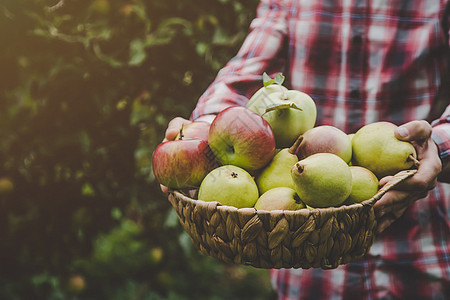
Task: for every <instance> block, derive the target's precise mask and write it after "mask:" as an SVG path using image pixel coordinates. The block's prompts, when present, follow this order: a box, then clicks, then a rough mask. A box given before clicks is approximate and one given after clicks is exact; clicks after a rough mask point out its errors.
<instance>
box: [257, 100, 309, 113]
mask: <svg viewBox="0 0 450 300" xmlns="http://www.w3.org/2000/svg"><path fill="white" fill-rule="evenodd" d="M286 108H293V109H297V110H303V109H301V108H300V107H298V106H297V104H296V103H294V102H290V101H289V102H286V103H276V104H272V105H269V106H267V108H266V111H265V112H264V114H266V113H268V112H270V111H273V110H278V109H286ZM264 114H263V115H264Z"/></svg>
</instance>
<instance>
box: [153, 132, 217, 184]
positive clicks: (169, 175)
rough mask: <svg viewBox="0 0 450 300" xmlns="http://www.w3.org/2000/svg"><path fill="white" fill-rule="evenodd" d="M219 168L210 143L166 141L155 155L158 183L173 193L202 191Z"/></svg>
mask: <svg viewBox="0 0 450 300" xmlns="http://www.w3.org/2000/svg"><path fill="white" fill-rule="evenodd" d="M218 165H219V164H218V161H217V158H216V157H215V156H214V154H213V153H212V151H211V149H210V148H209V146H208V142H207V141H203V140H200V139H185V140H174V141H166V142H163V143H161V144H159V145H158V147H156V149H155V152H154V153H153V173H154V174H155V177H156V180H158V182H159V183H160V184H162V185H164V186H166V187H169V188H173V189H184V188H194V187H199V186H200V183H201V182H202V180H203V178H204V177H205V176H206V175H207V174H208V173H209V172H210V171H211V170H213V169H214V168H215V167H217V166H218Z"/></svg>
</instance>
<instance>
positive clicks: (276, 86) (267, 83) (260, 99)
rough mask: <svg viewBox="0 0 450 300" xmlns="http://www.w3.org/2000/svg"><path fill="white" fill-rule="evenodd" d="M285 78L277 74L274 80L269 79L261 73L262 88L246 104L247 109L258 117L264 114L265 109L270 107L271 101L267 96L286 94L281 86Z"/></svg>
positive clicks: (285, 89)
mask: <svg viewBox="0 0 450 300" xmlns="http://www.w3.org/2000/svg"><path fill="white" fill-rule="evenodd" d="M284 79H285V77H284V76H283V74H281V73H278V74H276V75H275V78H273V79H272V78H270V76H269V75H268V74H267V73H266V72H264V73H263V87H261V88H260V89H259V90H257V91H256V92H255V93H254V94H253V95H252V97H251V98H250V99H249V101H248V103H247V108H249V109H251V110H252V111H254V112H256V113H257V114H259V115H262V114H264V112H265V111H266V108H267V107H269V106H271V105H272V104H273V103H272V100H271V99H270V98H269V95H270V94H272V93H277V92H283V93H284V92H287V90H288V89H287V88H285V87H284V86H283V82H284Z"/></svg>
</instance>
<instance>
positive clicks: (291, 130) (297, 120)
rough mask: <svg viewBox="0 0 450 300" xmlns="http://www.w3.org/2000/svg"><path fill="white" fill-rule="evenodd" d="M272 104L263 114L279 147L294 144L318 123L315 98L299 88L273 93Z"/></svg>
mask: <svg viewBox="0 0 450 300" xmlns="http://www.w3.org/2000/svg"><path fill="white" fill-rule="evenodd" d="M268 97H269V98H270V99H271V101H272V102H271V103H272V105H271V106H269V107H267V108H266V110H265V112H264V113H263V114H262V116H263V118H264V119H266V121H267V122H268V123H269V124H270V127H271V128H272V130H273V134H274V135H275V143H276V145H277V147H280V148H285V147H289V145H292V143H293V142H294V141H295V139H296V138H297V137H298V136H299V135H301V134H303V133H305V132H306V131H307V130H309V129H312V128H313V127H314V125H315V123H316V117H317V109H316V104H315V102H314V100H313V99H312V98H311V97H310V96H309V95H308V94H306V93H303V92H300V91H297V90H288V91H287V92H277V93H272V94H270V95H269V96H268Z"/></svg>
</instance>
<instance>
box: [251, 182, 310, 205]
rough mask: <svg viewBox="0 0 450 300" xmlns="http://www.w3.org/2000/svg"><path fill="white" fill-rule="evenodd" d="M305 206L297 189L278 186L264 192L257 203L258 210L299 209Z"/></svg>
mask: <svg viewBox="0 0 450 300" xmlns="http://www.w3.org/2000/svg"><path fill="white" fill-rule="evenodd" d="M302 208H305V204H304V203H303V202H302V201H301V200H300V197H299V196H298V195H297V193H296V192H295V190H293V189H291V188H288V187H276V188H273V189H270V190H268V191H267V192H265V193H264V194H262V195H261V196H260V197H259V198H258V200H257V201H256V203H255V209H256V210H278V209H279V210H298V209H302Z"/></svg>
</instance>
